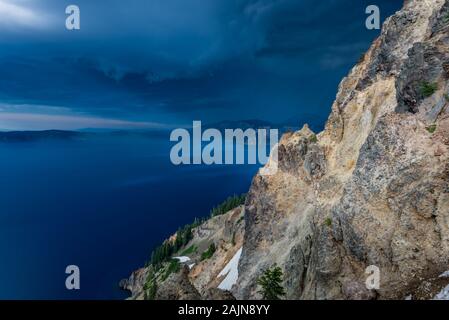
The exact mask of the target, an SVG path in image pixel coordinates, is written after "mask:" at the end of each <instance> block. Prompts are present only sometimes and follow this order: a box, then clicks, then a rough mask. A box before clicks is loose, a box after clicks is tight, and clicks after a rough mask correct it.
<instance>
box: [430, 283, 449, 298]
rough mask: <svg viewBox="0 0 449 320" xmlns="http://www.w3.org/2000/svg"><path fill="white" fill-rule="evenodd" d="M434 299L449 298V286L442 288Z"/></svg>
mask: <svg viewBox="0 0 449 320" xmlns="http://www.w3.org/2000/svg"><path fill="white" fill-rule="evenodd" d="M433 300H449V286H447V287H446V288H444V289H443V290H441V292H440V293H439V294H437V295H436V296H435V298H433Z"/></svg>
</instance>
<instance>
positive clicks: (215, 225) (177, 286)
mask: <svg viewBox="0 0 449 320" xmlns="http://www.w3.org/2000/svg"><path fill="white" fill-rule="evenodd" d="M243 217H244V208H243V206H239V207H237V208H235V209H233V210H230V211H229V212H227V213H225V214H222V215H218V216H216V217H213V218H211V219H208V220H207V221H205V222H204V223H202V224H200V225H199V226H198V227H196V228H194V229H193V230H192V240H190V241H189V243H187V245H186V246H185V247H184V248H182V249H181V250H180V251H179V252H178V254H175V255H174V256H173V258H174V259H177V260H179V261H180V262H181V265H182V266H181V268H180V270H179V271H178V272H173V273H172V274H170V275H169V276H168V277H166V276H165V274H166V270H167V265H168V263H166V264H165V266H164V267H163V268H161V270H159V271H156V272H154V269H153V267H152V266H151V265H150V266H148V267H145V268H142V269H139V270H137V271H135V272H133V274H132V275H131V276H130V277H129V278H128V279H125V280H122V281H121V282H120V287H122V288H123V289H125V290H127V291H129V292H130V293H131V298H130V299H135V300H142V299H145V298H147V299H148V298H149V291H150V290H149V289H148V288H147V287H148V281H149V275H154V274H155V276H154V279H156V280H155V282H156V287H157V289H156V290H154V291H155V292H154V297H151V299H156V300H192V299H194V300H197V299H214V300H217V299H226V300H229V299H234V297H233V296H232V295H231V294H230V293H229V292H228V291H227V290H228V289H230V287H232V285H233V284H234V283H235V281H236V280H237V276H238V274H237V271H238V270H237V268H236V267H237V262H238V258H237V259H236V258H235V257H236V256H238V255H239V252H241V248H242V245H243V233H244V225H245V223H244V220H243ZM175 237H176V234H175V235H173V236H172V237H171V239H174V238H175ZM167 241H170V239H168V240H167ZM212 244H213V245H214V247H215V248H216V249H215V251H214V252H213V254H212V255H211V256H210V257H207V258H205V257H204V256H203V253H204V252H206V251H207V250H208V248H209V247H210V246H211V245H212ZM235 260H237V261H235ZM234 265H235V266H234ZM230 266H231V268H229V267H230ZM152 278H153V277H152ZM220 289H223V290H220Z"/></svg>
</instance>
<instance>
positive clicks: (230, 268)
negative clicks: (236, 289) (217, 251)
mask: <svg viewBox="0 0 449 320" xmlns="http://www.w3.org/2000/svg"><path fill="white" fill-rule="evenodd" d="M241 255H242V248H240V249H239V251H237V253H236V254H235V255H234V256H233V257H232V259H231V261H229V263H228V264H227V265H226V266H225V267H224V269H223V270H221V272H220V273H219V274H218V276H217V278H218V277H223V276H226V277H225V278H224V279H223V281H222V282H221V283H220V284H219V285H218V289H221V290H231V288H232V286H233V285H234V284H236V283H237V278H238V277H239V271H238V266H239V261H240V256H241Z"/></svg>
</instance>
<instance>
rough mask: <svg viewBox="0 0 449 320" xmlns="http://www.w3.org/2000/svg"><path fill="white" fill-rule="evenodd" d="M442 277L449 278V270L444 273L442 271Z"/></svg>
mask: <svg viewBox="0 0 449 320" xmlns="http://www.w3.org/2000/svg"><path fill="white" fill-rule="evenodd" d="M440 278H449V270H448V271H446V272H444V273H442V274H441V275H440Z"/></svg>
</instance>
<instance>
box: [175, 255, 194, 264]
mask: <svg viewBox="0 0 449 320" xmlns="http://www.w3.org/2000/svg"><path fill="white" fill-rule="evenodd" d="M173 259H177V260H179V262H180V263H186V262H187V261H190V258H189V257H185V256H183V257H173Z"/></svg>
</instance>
